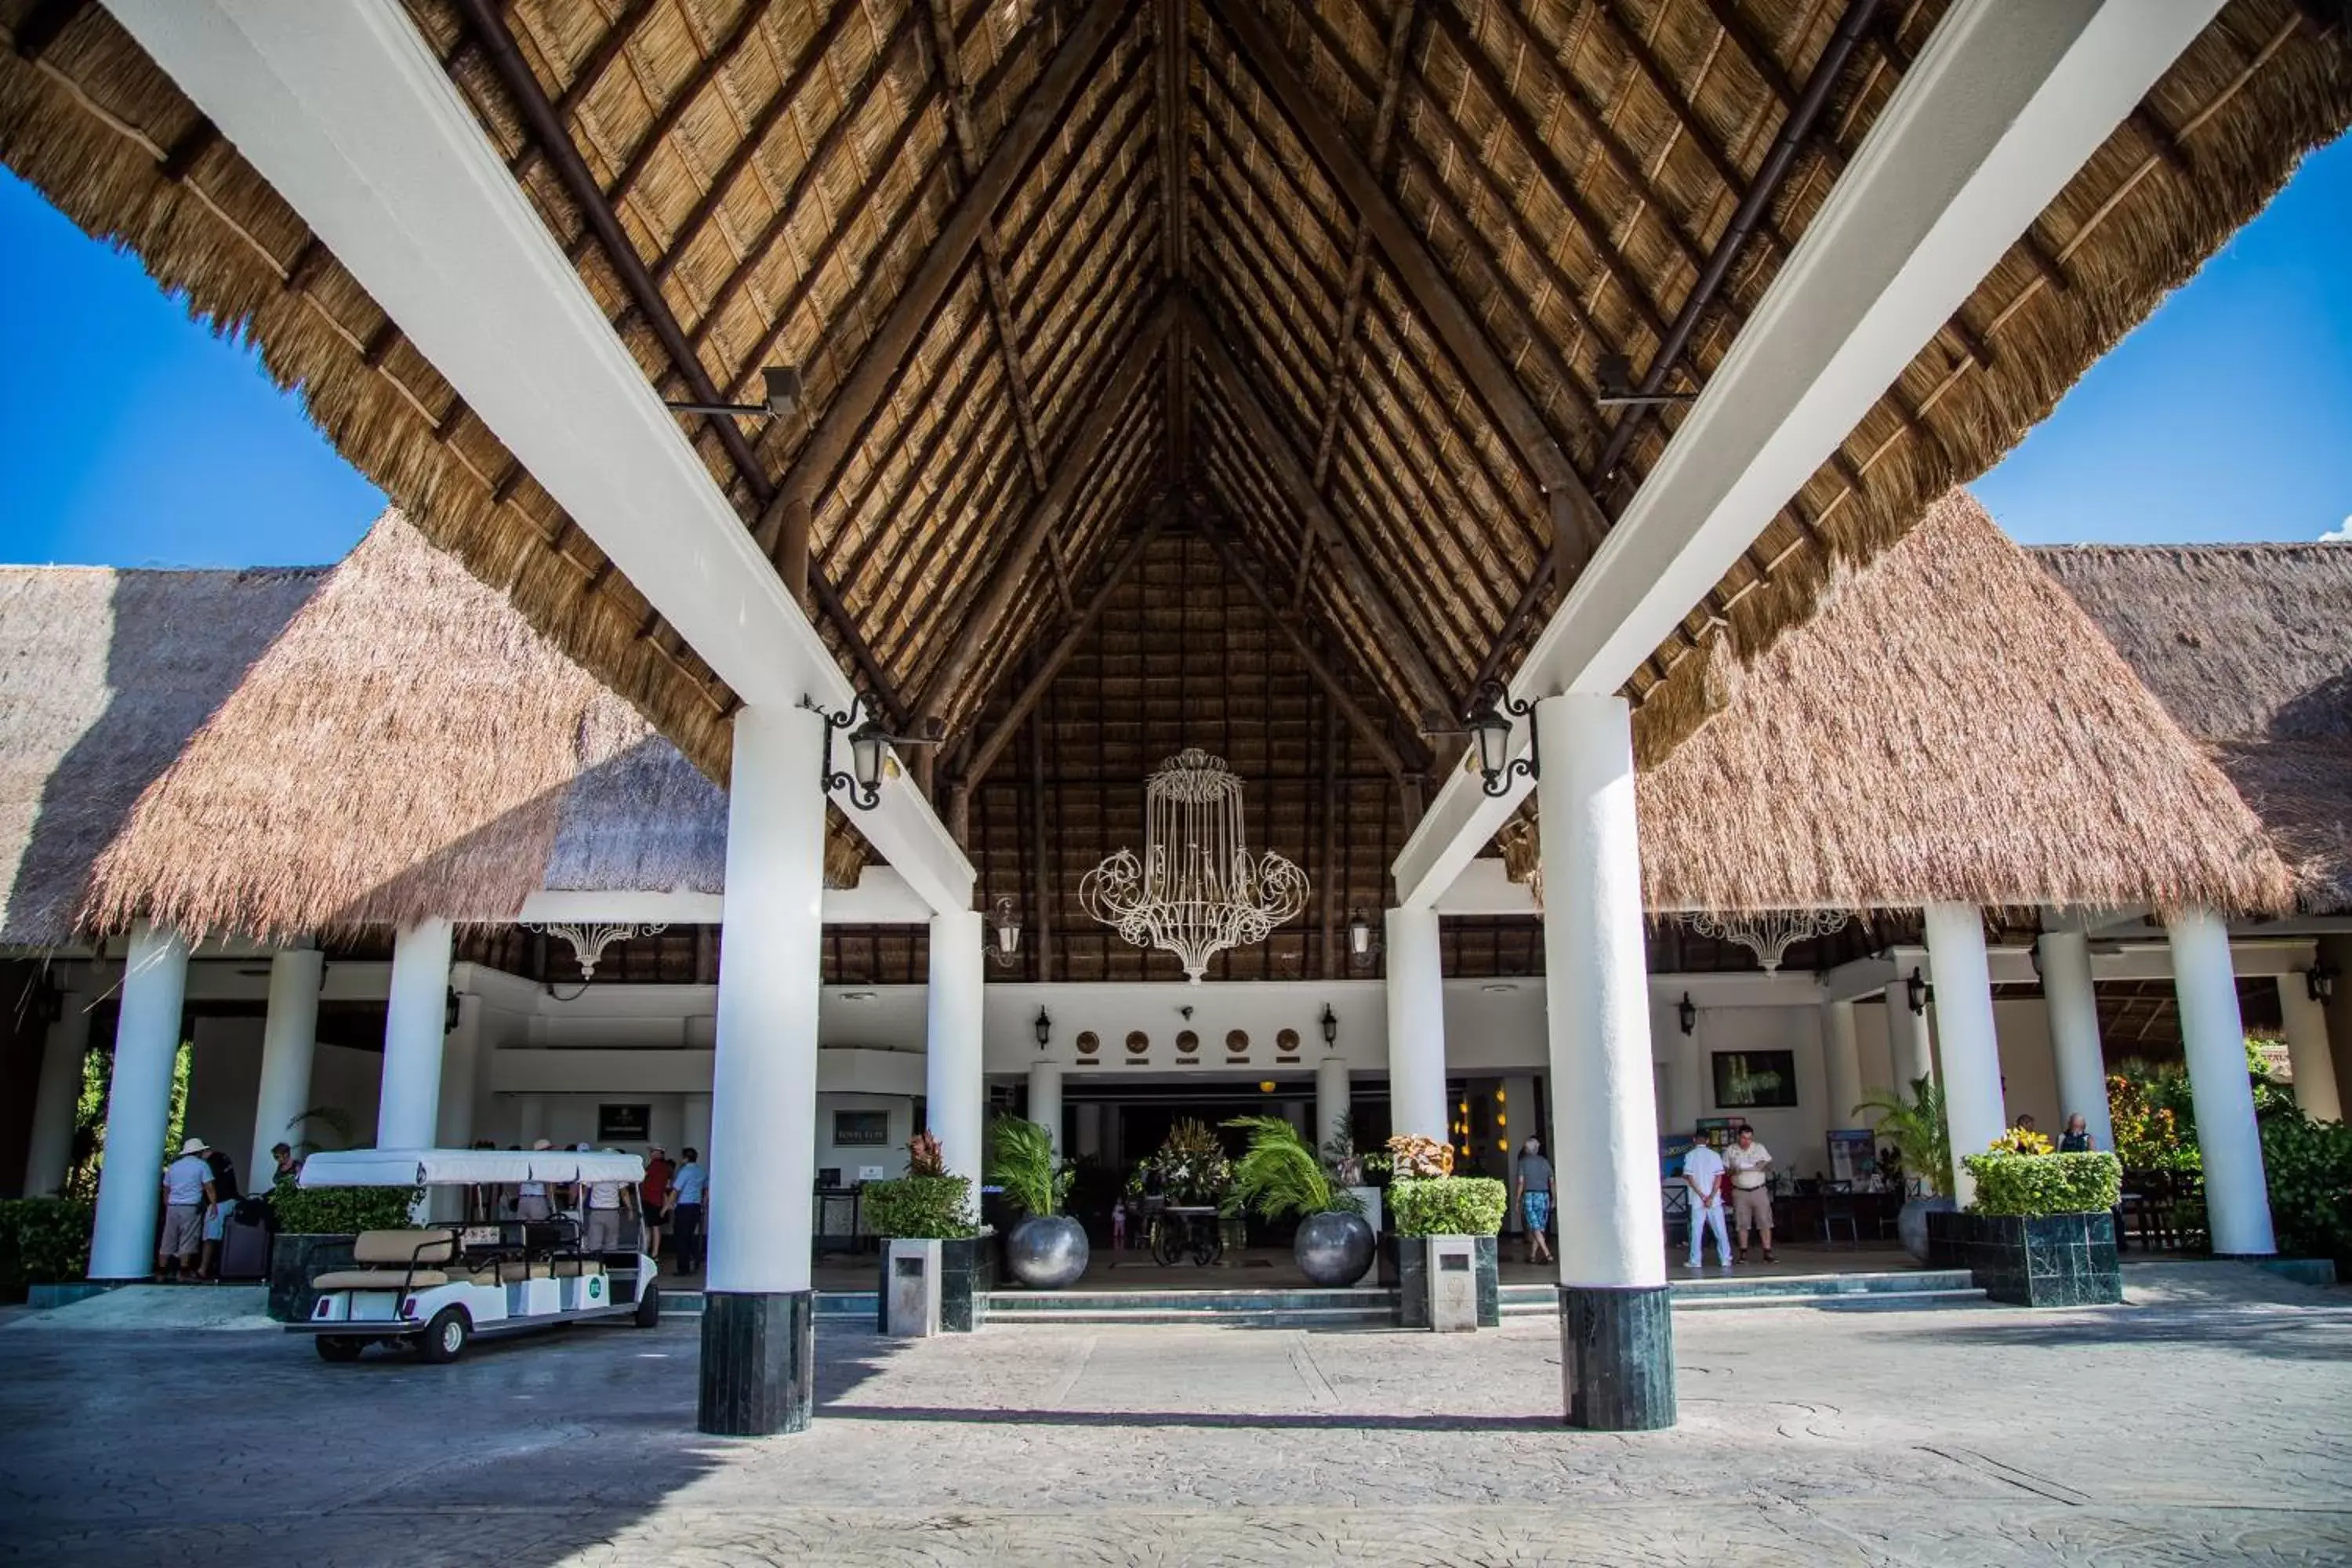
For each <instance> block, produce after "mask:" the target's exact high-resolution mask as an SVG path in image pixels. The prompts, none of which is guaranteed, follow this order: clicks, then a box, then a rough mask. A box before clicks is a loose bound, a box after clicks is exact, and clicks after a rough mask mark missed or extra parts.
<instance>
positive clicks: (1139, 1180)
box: [1129, 1116, 1234, 1207]
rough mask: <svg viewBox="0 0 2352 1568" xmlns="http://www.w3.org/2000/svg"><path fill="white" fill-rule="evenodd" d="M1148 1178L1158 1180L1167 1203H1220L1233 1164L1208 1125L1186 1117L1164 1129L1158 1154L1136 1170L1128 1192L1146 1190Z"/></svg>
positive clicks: (1229, 1182)
mask: <svg viewBox="0 0 2352 1568" xmlns="http://www.w3.org/2000/svg"><path fill="white" fill-rule="evenodd" d="M1151 1177H1157V1178H1158V1180H1159V1184H1160V1195H1161V1196H1163V1197H1165V1198H1166V1199H1167V1200H1168V1201H1169V1202H1170V1203H1171V1204H1177V1205H1184V1206H1188V1207H1189V1206H1196V1205H1213V1204H1223V1202H1224V1200H1225V1193H1226V1191H1227V1189H1229V1188H1230V1187H1232V1185H1233V1184H1234V1163H1233V1161H1232V1159H1231V1158H1230V1157H1228V1156H1227V1155H1226V1153H1225V1148H1224V1145H1223V1143H1220V1142H1218V1141H1217V1135H1216V1133H1215V1132H1214V1131H1212V1130H1211V1128H1210V1127H1209V1124H1208V1123H1207V1122H1205V1121H1198V1120H1195V1119H1194V1118H1192V1117H1189V1116H1188V1117H1184V1118H1182V1119H1181V1120H1180V1121H1177V1123H1176V1124H1175V1125H1174V1126H1173V1127H1171V1128H1170V1129H1169V1130H1168V1138H1167V1141H1166V1142H1163V1143H1161V1144H1160V1152H1158V1153H1156V1154H1154V1155H1152V1156H1151V1158H1150V1159H1149V1160H1146V1161H1145V1162H1144V1163H1142V1165H1141V1166H1139V1167H1138V1169H1137V1171H1136V1173H1135V1178H1134V1180H1133V1181H1132V1182H1131V1183H1130V1184H1129V1190H1130V1191H1134V1192H1142V1191H1144V1190H1146V1188H1147V1187H1148V1185H1149V1179H1150V1178H1151Z"/></svg>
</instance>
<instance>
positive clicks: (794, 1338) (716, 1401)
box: [694, 1290, 816, 1437]
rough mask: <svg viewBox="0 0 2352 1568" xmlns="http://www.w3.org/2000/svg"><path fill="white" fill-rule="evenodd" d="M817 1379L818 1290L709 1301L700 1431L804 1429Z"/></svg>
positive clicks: (756, 1433)
mask: <svg viewBox="0 0 2352 1568" xmlns="http://www.w3.org/2000/svg"><path fill="white" fill-rule="evenodd" d="M815 1379H816V1292H815V1291H814V1290H784V1291H778V1292H775V1293H772V1294H758V1295H753V1294H742V1293H737V1292H733V1291H727V1292H711V1293H709V1294H707V1295H705V1296H704V1297H703V1299H702V1382H701V1391H700V1395H699V1397H698V1399H697V1400H696V1402H695V1412H694V1425H695V1427H696V1429H697V1430H698V1431H703V1432H709V1433H710V1434H712V1435H713V1436H720V1437H765V1436H770V1435H772V1434H773V1433H778V1432H805V1431H807V1430H808V1424H809V1416H810V1414H811V1410H812V1407H813V1406H814V1404H815V1398H814V1394H815Z"/></svg>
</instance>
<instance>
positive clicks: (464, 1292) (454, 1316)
mask: <svg viewBox="0 0 2352 1568" xmlns="http://www.w3.org/2000/svg"><path fill="white" fill-rule="evenodd" d="M645 1174H646V1167H645V1162H644V1161H642V1160H640V1159H638V1158H637V1156H635V1154H614V1153H602V1154H594V1153H582V1152H576V1151H572V1150H562V1149H541V1150H534V1151H530V1152H523V1151H520V1150H493V1149H352V1150H344V1151H340V1152H324V1153H318V1154H313V1155H311V1156H310V1159H308V1160H307V1161H305V1162H303V1164H302V1175H301V1184H302V1185H303V1186H305V1187H398V1188H402V1189H404V1190H405V1189H408V1188H413V1187H419V1186H422V1187H426V1188H432V1187H490V1188H499V1187H514V1186H520V1184H523V1183H525V1182H537V1183H545V1184H548V1185H550V1186H553V1185H556V1184H575V1183H583V1182H625V1183H627V1184H629V1185H631V1186H633V1187H634V1186H635V1185H636V1184H638V1183H640V1182H642V1181H644V1180H645ZM352 1259H353V1266H352V1267H351V1268H335V1269H331V1270H329V1271H328V1272H326V1273H323V1274H320V1275H317V1276H315V1277H314V1278H313V1279H311V1281H310V1285H311V1288H312V1289H315V1290H317V1291H318V1293H319V1299H318V1301H317V1304H316V1305H314V1306H313V1307H312V1308H311V1309H310V1318H309V1319H308V1321H303V1322H299V1323H289V1324H288V1325H287V1331H288V1332H289V1333H297V1334H309V1335H310V1336H311V1342H312V1343H314V1344H316V1345H317V1346H318V1349H319V1356H320V1360H322V1361H331V1362H347V1361H354V1360H357V1359H358V1357H359V1353H360V1352H362V1351H363V1350H365V1349H366V1348H367V1347H368V1345H369V1344H370V1343H371V1342H376V1341H381V1342H383V1343H385V1344H394V1343H406V1344H412V1345H414V1346H415V1349H416V1352H417V1354H418V1355H419V1356H420V1357H421V1358H422V1359H423V1360H425V1361H428V1362H450V1361H455V1360H457V1357H458V1355H459V1354H460V1353H461V1352H463V1351H464V1350H465V1348H466V1345H467V1342H468V1341H469V1340H471V1339H473V1338H474V1337H475V1336H477V1335H492V1334H510V1333H520V1332H521V1331H525V1330H527V1329H541V1328H546V1327H548V1326H550V1325H551V1324H555V1323H580V1322H588V1321H593V1320H597V1319H609V1318H625V1319H628V1320H629V1321H632V1322H634V1323H635V1324H636V1325H637V1327H639V1328H641V1329H649V1328H652V1327H653V1326H654V1324H655V1323H656V1321H658V1320H659V1318H660V1314H661V1298H660V1296H659V1295H658V1294H657V1293H656V1290H655V1289H654V1260H653V1259H652V1258H647V1257H646V1255H645V1254H644V1253H642V1252H638V1251H636V1250H635V1246H634V1243H632V1245H631V1247H629V1248H628V1249H627V1250H619V1251H594V1252H591V1251H588V1250H587V1249H585V1248H584V1247H583V1246H582V1244H581V1235H580V1226H579V1223H578V1222H577V1221H576V1220H574V1219H572V1218H571V1217H570V1216H568V1215H558V1216H556V1217H555V1218H552V1219H544V1220H521V1219H495V1220H489V1221H487V1222H482V1221H476V1222H461V1221H448V1222H442V1223H432V1224H419V1225H413V1226H409V1227H407V1228H405V1229H401V1230H370V1231H362V1233H360V1236H359V1237H358V1238H357V1240H356V1242H355V1243H354V1245H353V1248H352Z"/></svg>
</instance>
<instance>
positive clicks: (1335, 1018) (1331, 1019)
mask: <svg viewBox="0 0 2352 1568" xmlns="http://www.w3.org/2000/svg"><path fill="white" fill-rule="evenodd" d="M1321 1021H1322V1025H1323V1043H1324V1044H1325V1045H1327V1046H1336V1045H1338V1044H1339V1014H1337V1013H1334V1012H1333V1011H1331V1004H1330V1003H1328V1002H1326V1003H1324V1004H1323V1017H1322V1020H1321Z"/></svg>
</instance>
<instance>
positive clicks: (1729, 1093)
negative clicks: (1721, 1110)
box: [1715, 1051, 1797, 1109]
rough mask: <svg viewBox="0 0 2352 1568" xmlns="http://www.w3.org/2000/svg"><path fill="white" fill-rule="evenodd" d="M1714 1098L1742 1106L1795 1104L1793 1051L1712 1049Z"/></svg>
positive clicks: (1795, 1067) (1794, 1057)
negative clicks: (1715, 1050) (1713, 1054)
mask: <svg viewBox="0 0 2352 1568" xmlns="http://www.w3.org/2000/svg"><path fill="white" fill-rule="evenodd" d="M1715 1102H1716V1104H1717V1105H1719V1106H1738V1107H1740V1108H1743V1109H1745V1108H1747V1107H1750V1106H1771V1105H1794V1104H1796V1103H1797V1053H1796V1052H1794V1051H1717V1052H1716V1053H1715Z"/></svg>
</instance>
